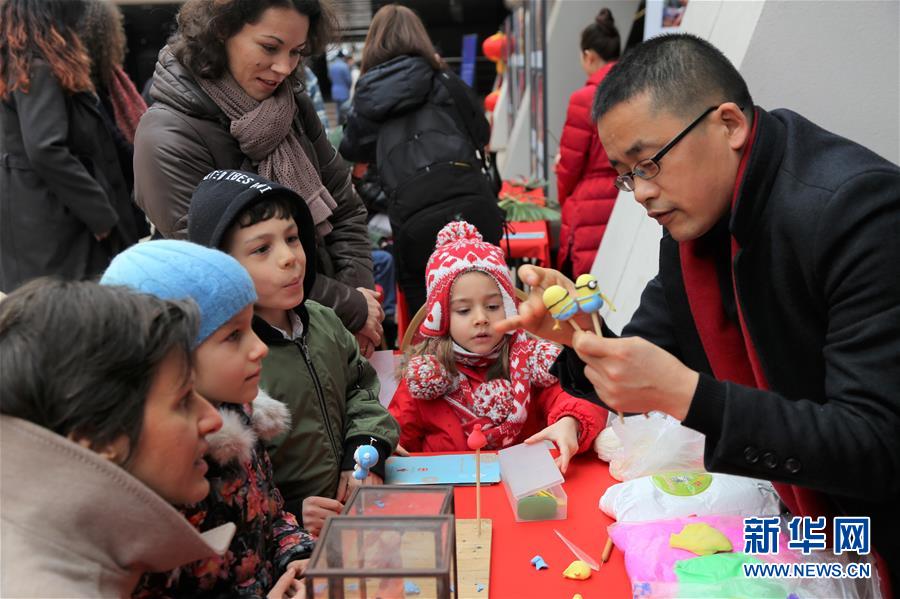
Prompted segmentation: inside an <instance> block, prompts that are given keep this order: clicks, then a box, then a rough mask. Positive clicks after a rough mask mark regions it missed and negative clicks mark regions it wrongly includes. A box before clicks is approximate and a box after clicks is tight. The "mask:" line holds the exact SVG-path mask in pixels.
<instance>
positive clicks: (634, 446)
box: [609, 412, 706, 481]
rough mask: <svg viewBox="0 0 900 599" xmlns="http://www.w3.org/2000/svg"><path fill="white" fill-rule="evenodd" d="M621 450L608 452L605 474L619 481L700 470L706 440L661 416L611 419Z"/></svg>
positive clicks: (655, 413)
mask: <svg viewBox="0 0 900 599" xmlns="http://www.w3.org/2000/svg"><path fill="white" fill-rule="evenodd" d="M612 429H613V431H614V432H615V434H616V436H617V437H618V439H619V441H620V443H621V447H619V448H618V449H616V450H614V451H612V459H611V460H610V463H609V473H610V475H612V477H613V478H615V479H616V480H620V481H625V480H631V479H633V478H638V477H640V476H649V475H651V474H657V473H659V472H666V471H671V470H703V447H704V444H705V443H706V436H705V435H703V434H701V433H698V432H697V431H694V430H691V429H689V428H687V427H684V426H681V423H680V422H679V421H678V420H675V419H674V418H672V417H671V416H667V415H666V414H663V413H661V412H651V413H650V414H649V415H648V416H643V415H638V416H629V417H628V418H625V422H624V423H623V422H621V421H619V419H618V418H615V419H614V420H613V422H612Z"/></svg>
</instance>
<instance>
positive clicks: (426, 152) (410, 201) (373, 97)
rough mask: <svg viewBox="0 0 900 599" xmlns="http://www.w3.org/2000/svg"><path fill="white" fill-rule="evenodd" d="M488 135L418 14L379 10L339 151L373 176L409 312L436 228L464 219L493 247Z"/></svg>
mask: <svg viewBox="0 0 900 599" xmlns="http://www.w3.org/2000/svg"><path fill="white" fill-rule="evenodd" d="M489 137H490V126H489V125H488V122H487V120H486V119H485V118H484V112H483V110H482V107H481V105H480V103H479V102H478V101H477V99H476V97H475V94H474V93H473V92H472V90H471V89H470V88H469V87H468V86H467V85H465V84H464V83H463V82H462V81H461V80H460V79H459V77H457V76H456V74H455V73H453V72H451V71H450V70H448V69H446V68H445V66H444V65H443V63H442V61H441V60H440V58H439V57H438V56H437V54H436V53H435V51H434V46H432V44H431V41H430V40H429V38H428V34H427V32H426V31H425V26H424V25H423V24H422V21H421V20H419V17H418V16H416V14H415V13H414V12H413V11H412V10H410V9H409V8H406V7H404V6H399V5H394V4H391V5H386V6H383V7H382V8H381V9H379V10H378V12H377V13H376V14H375V17H374V18H373V19H372V25H371V26H370V27H369V32H368V35H367V36H366V43H365V46H364V48H363V56H362V64H361V75H360V78H359V81H357V83H356V91H355V94H354V96H353V106H352V108H351V112H350V116H349V118H348V121H347V125H346V127H345V128H344V137H343V140H342V141H341V146H340V153H341V155H342V156H343V157H344V158H345V159H346V160H349V161H352V162H365V163H369V164H370V165H374V166H375V168H376V169H377V172H378V177H379V179H380V180H381V182H382V184H383V186H384V189H385V191H386V193H387V196H388V216H389V217H390V221H391V228H392V232H393V236H394V254H395V256H396V259H397V278H398V283H399V285H400V288H401V289H402V290H403V293H404V295H405V296H406V301H407V306H408V309H409V312H410V314H414V313H415V312H416V311H417V310H418V309H419V307H421V306H422V305H423V304H424V303H425V263H426V261H427V260H428V256H429V255H430V254H431V252H432V250H433V249H434V242H435V238H436V236H437V233H438V231H440V229H441V228H442V227H443V226H444V225H446V224H447V223H449V222H451V221H454V220H466V221H468V222H470V223H472V224H473V225H475V226H476V227H477V228H478V230H479V231H481V233H482V235H483V236H484V239H485V241H488V242H490V243H494V244H499V241H500V236H501V234H502V231H503V223H504V218H503V211H502V210H501V209H500V208H499V207H498V206H497V194H496V192H495V191H494V189H493V187H492V185H491V182H490V179H489V176H488V172H489V171H488V165H487V161H486V160H485V157H484V146H485V145H486V144H487V142H488V139H489ZM370 168H371V166H370Z"/></svg>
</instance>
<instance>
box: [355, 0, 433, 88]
mask: <svg viewBox="0 0 900 599" xmlns="http://www.w3.org/2000/svg"><path fill="white" fill-rule="evenodd" d="M406 54H409V55H412V56H421V57H422V58H424V59H425V61H426V62H428V64H430V65H431V67H432V68H433V69H434V70H436V71H437V70H440V69H441V68H443V65H442V63H441V60H440V59H439V58H438V57H437V53H436V52H435V51H434V45H432V43H431V38H429V37H428V32H427V31H425V25H423V24H422V20H421V19H420V18H419V17H418V16H417V15H416V13H414V12H413V11H412V9H409V8H407V7H405V6H401V5H399V4H387V5H385V6H382V7H381V8H379V9H378V12H376V13H375V16H374V17H373V18H372V23H371V24H370V25H369V33H368V34H366V43H365V45H364V46H363V52H362V60H361V61H360V65H359V72H360V74H363V73H365V72H366V71H368V70H369V69H373V68H375V67H377V66H378V65H380V64H383V63H385V62H387V61H389V60H391V59H392V58H397V57H398V56H403V55H406Z"/></svg>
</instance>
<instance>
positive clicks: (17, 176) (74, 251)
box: [0, 0, 137, 292]
mask: <svg viewBox="0 0 900 599" xmlns="http://www.w3.org/2000/svg"><path fill="white" fill-rule="evenodd" d="M84 10H85V2H84V1H82V0H5V1H4V2H2V3H0V131H2V136H0V289H3V290H4V291H7V292H9V291H12V290H13V289H14V288H16V287H18V286H19V285H20V284H21V283H23V282H25V281H27V280H29V279H32V278H35V277H38V276H41V275H47V274H56V275H60V276H63V277H66V278H71V279H84V278H89V277H92V276H94V275H97V274H99V273H100V272H102V271H103V269H104V268H106V265H107V264H108V263H109V260H110V258H112V256H113V255H115V254H116V253H117V252H118V251H120V250H122V249H124V248H125V247H127V246H128V245H131V244H132V243H134V242H135V241H136V240H137V230H136V225H135V218H134V214H133V213H132V211H131V207H130V198H129V195H128V191H127V189H126V184H125V181H124V180H123V177H122V172H121V170H120V168H119V164H118V157H117V155H116V149H115V146H114V143H113V140H112V137H111V136H110V134H109V131H108V130H107V129H106V128H105V126H104V125H103V121H102V119H101V116H100V113H99V111H98V107H97V96H96V94H95V88H94V84H93V82H92V81H91V62H90V59H89V57H88V55H87V53H86V52H85V49H84V46H83V45H82V43H81V41H80V39H79V38H78V36H77V34H76V29H75V28H76V26H77V24H78V21H79V19H80V18H81V17H82V16H83V14H84Z"/></svg>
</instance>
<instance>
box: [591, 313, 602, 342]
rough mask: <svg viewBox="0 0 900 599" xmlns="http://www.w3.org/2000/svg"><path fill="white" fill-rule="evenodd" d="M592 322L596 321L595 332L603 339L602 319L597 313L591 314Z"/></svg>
mask: <svg viewBox="0 0 900 599" xmlns="http://www.w3.org/2000/svg"><path fill="white" fill-rule="evenodd" d="M591 320H593V321H594V332H595V333H597V336H598V337H602V336H603V329H602V328H601V327H600V317H599V316H597V313H596V312H591Z"/></svg>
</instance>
